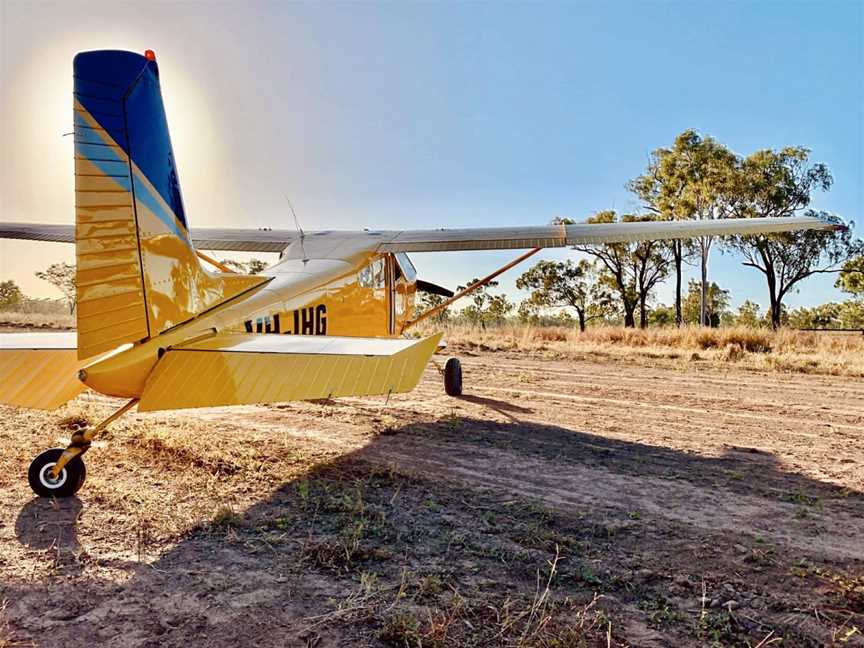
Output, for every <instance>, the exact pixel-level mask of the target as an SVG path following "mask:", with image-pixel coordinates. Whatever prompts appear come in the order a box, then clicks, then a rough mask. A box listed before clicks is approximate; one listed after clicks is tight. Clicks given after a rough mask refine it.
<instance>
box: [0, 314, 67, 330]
mask: <svg viewBox="0 0 864 648" xmlns="http://www.w3.org/2000/svg"><path fill="white" fill-rule="evenodd" d="M2 328H14V329H64V330H68V329H73V328H75V315H70V314H69V313H23V312H19V311H0V329H2Z"/></svg>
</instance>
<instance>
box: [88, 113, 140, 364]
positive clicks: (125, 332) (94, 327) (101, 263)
mask: <svg viewBox="0 0 864 648" xmlns="http://www.w3.org/2000/svg"><path fill="white" fill-rule="evenodd" d="M75 112H76V113H77V114H78V115H79V116H80V117H81V118H82V119H83V120H84V122H85V123H86V124H87V127H82V126H76V135H75V139H76V151H75V260H76V266H77V276H76V282H77V294H78V357H79V358H87V357H90V356H93V355H96V354H97V353H100V352H102V351H106V350H109V349H113V348H114V347H116V346H118V345H119V344H122V343H124V342H130V341H135V340H141V339H143V338H146V337H147V336H148V328H147V308H146V304H145V302H144V284H143V278H142V273H141V265H140V258H139V255H138V242H137V235H136V228H135V213H134V210H133V206H132V193H131V191H130V190H129V186H130V180H129V158H128V156H127V155H126V153H125V152H124V151H123V149H122V148H121V147H120V146H118V145H117V143H116V142H115V141H114V140H113V139H112V138H111V136H110V135H109V134H108V133H107V132H106V131H105V130H104V129H103V128H101V127H100V126H99V124H98V123H97V122H96V120H95V119H93V117H92V115H90V114H89V113H88V112H87V111H86V110H85V109H84V107H83V106H81V104H80V103H78V102H77V101H76V102H75ZM85 147H89V148H99V149H105V154H104V155H101V156H99V157H98V158H96V161H93V160H91V159H90V158H88V156H87V155H85V154H84V153H82V150H83V149H85ZM103 158H104V159H103Z"/></svg>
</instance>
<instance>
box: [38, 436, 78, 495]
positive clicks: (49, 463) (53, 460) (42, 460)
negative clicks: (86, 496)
mask: <svg viewBox="0 0 864 648" xmlns="http://www.w3.org/2000/svg"><path fill="white" fill-rule="evenodd" d="M62 454H63V448H52V449H51V450H46V451H45V452H43V453H42V454H40V455H39V456H38V457H36V458H35V459H34V460H33V462H32V463H31V464H30V468H29V469H28V470H27V481H29V482H30V488H32V489H33V492H34V493H36V494H37V495H38V496H39V497H72V495H74V494H75V493H77V492H78V491H79V489H80V488H81V486H83V485H84V480H85V479H86V478H87V468H85V466H84V461H83V460H82V459H81V457H75V458H74V459H73V460H72V461H70V462H69V463H67V464H66V465H65V466H64V467H63V470H61V471H60V474H59V475H58V476H57V479H52V477H51V469H52V468H53V467H54V466H55V465H56V464H57V461H58V460H59V459H60V455H62Z"/></svg>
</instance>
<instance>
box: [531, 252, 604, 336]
mask: <svg viewBox="0 0 864 648" xmlns="http://www.w3.org/2000/svg"><path fill="white" fill-rule="evenodd" d="M516 287H517V288H519V289H520V290H531V296H530V297H529V299H528V300H526V301H528V302H530V303H528V304H526V305H525V306H522V305H520V308H521V309H523V311H524V313H523V314H524V315H525V316H527V317H530V316H534V317H537V316H538V313H539V309H542V308H572V309H573V310H575V311H576V315H577V317H578V320H579V330H580V331H584V330H585V325H586V323H587V322H588V321H590V320H592V319H594V318H596V317H602V316H603V314H604V313H605V312H606V311H607V310H608V309H609V307H610V304H611V301H612V296H611V294H610V293H609V291H608V290H607V289H606V288H605V287H604V286H602V285H600V284H598V282H597V272H596V269H595V268H594V266H593V264H591V263H590V262H589V261H586V260H585V259H582V260H581V261H579V262H578V263H575V262H573V261H570V260H568V261H540V262H538V263H536V264H535V265H534V266H532V267H531V268H530V269H529V270H528V271H527V272H524V273H523V274H522V276H520V277H519V278H518V279H517V280H516ZM523 304H525V302H523ZM531 306H534V307H535V308H534V309H533V310H532V309H531V308H530V307H531ZM529 313H530V314H529Z"/></svg>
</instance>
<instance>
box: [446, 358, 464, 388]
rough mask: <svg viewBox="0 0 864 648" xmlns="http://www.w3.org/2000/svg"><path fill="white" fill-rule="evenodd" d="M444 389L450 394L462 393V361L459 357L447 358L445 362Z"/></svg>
mask: <svg viewBox="0 0 864 648" xmlns="http://www.w3.org/2000/svg"><path fill="white" fill-rule="evenodd" d="M444 391H446V392H447V395H448V396H461V395H462V363H461V362H459V358H447V362H445V363H444Z"/></svg>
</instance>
